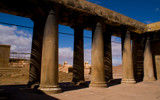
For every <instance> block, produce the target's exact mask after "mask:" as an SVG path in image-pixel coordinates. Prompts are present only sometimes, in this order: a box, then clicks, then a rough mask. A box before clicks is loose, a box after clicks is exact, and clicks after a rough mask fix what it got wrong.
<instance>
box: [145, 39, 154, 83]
mask: <svg viewBox="0 0 160 100" xmlns="http://www.w3.org/2000/svg"><path fill="white" fill-rule="evenodd" d="M155 80H156V79H155V77H154V70H153V59H152V53H151V48H150V38H149V36H148V37H147V40H146V44H145V50H144V78H143V81H155Z"/></svg>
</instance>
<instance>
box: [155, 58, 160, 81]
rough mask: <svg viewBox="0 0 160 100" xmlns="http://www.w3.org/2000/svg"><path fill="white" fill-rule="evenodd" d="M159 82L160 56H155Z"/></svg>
mask: <svg viewBox="0 0 160 100" xmlns="http://www.w3.org/2000/svg"><path fill="white" fill-rule="evenodd" d="M155 63H156V73H157V80H160V55H156V56H155Z"/></svg>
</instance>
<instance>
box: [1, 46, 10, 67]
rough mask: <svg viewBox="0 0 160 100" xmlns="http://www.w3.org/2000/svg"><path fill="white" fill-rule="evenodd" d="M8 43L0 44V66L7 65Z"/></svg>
mask: <svg viewBox="0 0 160 100" xmlns="http://www.w3.org/2000/svg"><path fill="white" fill-rule="evenodd" d="M9 57H10V45H0V68H6V67H9Z"/></svg>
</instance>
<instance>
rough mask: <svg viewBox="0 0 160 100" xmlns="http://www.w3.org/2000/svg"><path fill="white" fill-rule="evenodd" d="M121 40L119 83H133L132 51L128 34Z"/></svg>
mask: <svg viewBox="0 0 160 100" xmlns="http://www.w3.org/2000/svg"><path fill="white" fill-rule="evenodd" d="M122 36H124V37H123V38H122V39H124V40H122V43H123V44H122V45H123V46H122V47H123V49H122V50H123V51H122V71H123V73H122V81H121V83H135V79H134V72H133V60H132V50H131V39H130V32H128V31H127V33H126V34H125V35H122Z"/></svg>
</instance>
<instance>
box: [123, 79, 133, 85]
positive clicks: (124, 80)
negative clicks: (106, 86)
mask: <svg viewBox="0 0 160 100" xmlns="http://www.w3.org/2000/svg"><path fill="white" fill-rule="evenodd" d="M135 83H136V81H135V80H134V79H122V81H121V84H135Z"/></svg>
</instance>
